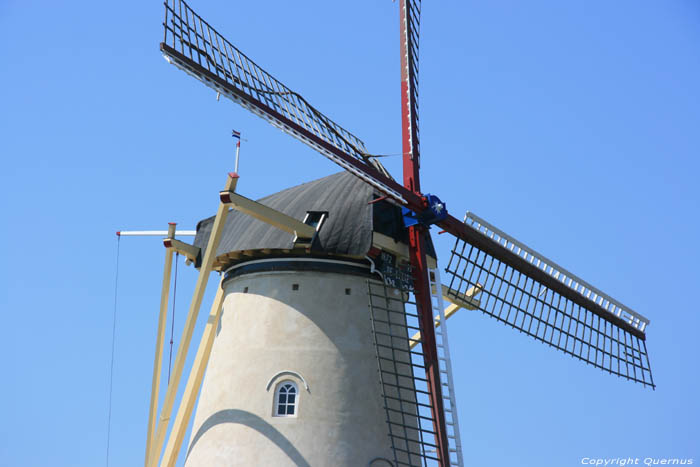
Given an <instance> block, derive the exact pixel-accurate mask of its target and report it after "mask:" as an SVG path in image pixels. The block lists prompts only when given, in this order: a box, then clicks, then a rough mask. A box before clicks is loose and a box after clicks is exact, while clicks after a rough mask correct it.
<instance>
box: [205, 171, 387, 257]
mask: <svg viewBox="0 0 700 467" xmlns="http://www.w3.org/2000/svg"><path fill="white" fill-rule="evenodd" d="M373 197H374V189H373V188H372V187H371V186H370V185H368V184H367V183H365V182H363V181H362V180H360V179H359V178H357V177H356V176H354V175H352V174H350V173H349V172H340V173H336V174H333V175H329V176H327V177H323V178H321V179H318V180H314V181H312V182H308V183H304V184H301V185H298V186H295V187H292V188H287V189H286V190H282V191H280V192H279V193H275V194H273V195H270V196H266V197H264V198H262V199H259V200H257V201H258V202H259V203H262V204H264V205H266V206H268V207H271V208H273V209H275V210H277V211H280V212H283V213H285V214H287V215H288V216H291V217H294V218H295V219H298V220H300V221H301V220H303V219H304V216H305V215H306V212H307V211H327V212H328V219H327V220H326V221H325V222H324V224H323V226H322V228H321V230H320V231H319V233H318V236H317V239H316V241H315V242H314V244H313V247H312V252H313V253H314V254H321V255H340V256H351V257H357V258H362V257H364V256H365V255H366V254H367V252H368V251H369V249H370V248H371V246H372V230H373V222H372V217H373V206H374V204H369V202H370V201H372V199H373ZM392 208H393V206H392ZM396 209H398V208H396ZM213 223H214V217H209V218H207V219H204V220H202V221H200V222H199V223H198V224H197V235H196V237H195V240H194V245H195V246H197V247H200V248H202V251H203V250H204V249H205V248H206V244H207V242H208V240H209V235H210V234H211V228H212V225H213ZM292 248H293V235H290V234H289V233H287V232H284V231H282V230H280V229H277V228H275V227H273V226H271V225H269V224H266V223H265V222H262V221H260V220H258V219H255V218H253V217H251V216H248V215H246V214H243V213H241V212H238V211H232V212H230V213H229V215H228V218H227V219H226V225H225V227H224V230H223V233H222V236H221V241H220V243H219V247H218V249H217V255H216V256H217V263H218V266H219V268H220V267H222V266H225V265H226V264H225V263H228V262H229V261H226V259H225V258H222V255H227V254H229V253H232V252H238V251H250V250H284V251H287V252H290V251H291V250H292Z"/></svg>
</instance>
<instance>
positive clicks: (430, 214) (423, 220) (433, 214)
mask: <svg viewBox="0 0 700 467" xmlns="http://www.w3.org/2000/svg"><path fill="white" fill-rule="evenodd" d="M424 198H425V200H426V202H427V203H428V208H427V209H425V210H423V211H422V212H420V213H415V212H413V211H411V210H410V209H408V208H401V213H402V214H403V224H404V226H406V227H411V226H412V225H416V224H422V225H424V226H426V227H430V225H431V224H435V223H437V222H440V221H442V220H444V219H445V218H446V217H447V205H446V204H445V203H443V202H442V201H441V200H440V198H438V197H437V196H435V195H431V194H430V193H426V194H425V196H424Z"/></svg>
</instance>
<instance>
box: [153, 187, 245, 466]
mask: <svg viewBox="0 0 700 467" xmlns="http://www.w3.org/2000/svg"><path fill="white" fill-rule="evenodd" d="M237 182H238V175H237V174H229V176H228V179H227V181H226V187H225V189H224V191H225V192H233V190H235V189H236V183H237ZM228 211H229V209H228V206H227V205H226V203H224V202H221V203H219V208H218V209H217V211H216V217H215V218H214V225H213V226H212V229H211V234H210V235H209V242H208V243H207V249H206V251H205V252H204V259H203V260H202V265H201V267H200V269H199V276H198V277H197V283H196V284H195V287H194V294H193V296H192V302H191V304H190V309H189V312H188V314H187V319H186V321H185V326H184V329H183V331H182V338H181V339H180V345H179V346H178V349H177V356H176V358H175V364H174V365H173V371H172V373H171V377H170V384H168V389H167V391H166V392H165V399H164V401H163V408H162V410H161V413H160V420H159V423H158V427H157V429H156V435H155V438H154V442H153V444H152V445H151V450H150V455H149V458H148V464H147V467H152V466H155V465H156V464H157V463H158V460H159V458H160V453H161V451H162V449H163V442H164V441H165V434H166V432H167V430H168V424H169V422H170V414H171V412H172V410H173V405H174V404H175V396H177V389H178V386H179V385H180V378H181V377H182V371H183V368H184V366H185V360H186V359H187V351H188V349H189V346H190V341H191V340H192V332H193V331H194V326H195V324H196V323H197V315H198V314H199V308H200V307H201V305H202V299H203V298H204V292H205V290H206V288H207V282H208V281H209V274H210V273H211V271H212V266H213V265H214V259H215V258H216V249H217V247H218V246H219V240H220V239H221V232H222V231H223V230H224V225H225V224H226V217H227V216H228Z"/></svg>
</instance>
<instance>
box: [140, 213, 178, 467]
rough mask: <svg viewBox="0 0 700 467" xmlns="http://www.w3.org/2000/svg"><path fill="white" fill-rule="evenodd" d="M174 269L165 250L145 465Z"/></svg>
mask: <svg viewBox="0 0 700 467" xmlns="http://www.w3.org/2000/svg"><path fill="white" fill-rule="evenodd" d="M167 235H168V238H167V239H166V240H168V239H172V238H173V237H174V236H175V224H169V225H168V233H167ZM172 269H173V249H172V248H166V250H165V267H164V268H163V285H162V286H161V289H160V313H159V314H158V331H157V332H156V355H155V358H154V359H153V378H152V381H151V404H150V407H149V409H148V433H147V435H146V455H145V460H144V465H146V466H148V457H149V453H150V450H151V444H152V443H153V437H154V435H155V432H156V414H157V413H158V395H159V391H160V374H161V366H162V363H163V341H164V340H165V325H166V321H167V316H168V298H169V296H170V275H171V272H172Z"/></svg>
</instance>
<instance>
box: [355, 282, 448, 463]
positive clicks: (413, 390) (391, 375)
mask: <svg viewBox="0 0 700 467" xmlns="http://www.w3.org/2000/svg"><path fill="white" fill-rule="evenodd" d="M367 287H368V290H367V295H368V297H369V310H370V318H371V321H372V335H373V337H374V347H375V350H376V354H377V363H378V370H379V378H380V382H381V390H382V398H383V399H384V409H385V411H386V417H387V426H388V429H389V440H390V441H391V447H392V450H393V452H394V465H397V466H399V465H401V466H410V467H423V466H424V465H434V464H435V463H437V462H438V461H439V456H438V454H437V453H438V439H437V433H436V432H435V429H434V424H435V419H434V417H433V415H432V413H433V406H432V403H431V399H430V389H429V387H428V380H427V379H426V377H425V355H424V354H423V351H422V346H421V345H413V344H415V343H416V337H415V336H416V335H417V334H416V333H418V332H419V331H420V323H419V321H420V318H419V316H418V313H419V312H418V310H417V309H416V304H415V301H411V300H410V298H409V295H410V294H409V293H408V292H407V291H402V290H400V289H396V288H391V287H388V286H387V285H385V284H382V283H379V282H376V281H368V282H367ZM411 336H414V337H411ZM417 339H420V337H418V338H417Z"/></svg>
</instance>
